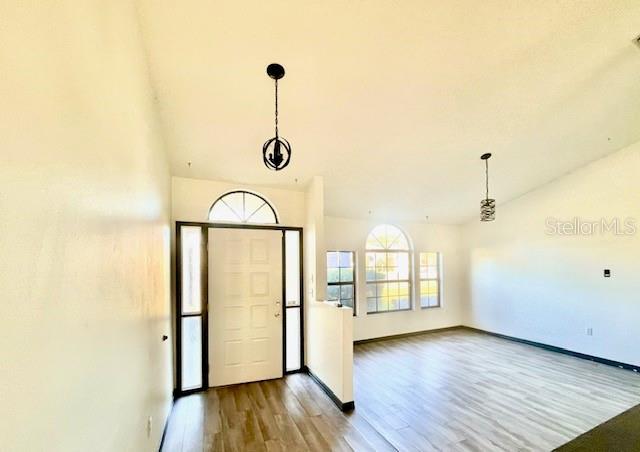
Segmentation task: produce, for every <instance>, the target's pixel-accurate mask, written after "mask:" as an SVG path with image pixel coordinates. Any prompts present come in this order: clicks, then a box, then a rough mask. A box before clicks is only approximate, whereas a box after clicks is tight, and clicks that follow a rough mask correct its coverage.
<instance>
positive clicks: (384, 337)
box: [353, 325, 463, 345]
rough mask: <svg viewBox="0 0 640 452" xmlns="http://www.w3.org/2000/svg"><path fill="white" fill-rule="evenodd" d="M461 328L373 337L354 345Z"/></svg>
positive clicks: (458, 326) (454, 327) (450, 327)
mask: <svg viewBox="0 0 640 452" xmlns="http://www.w3.org/2000/svg"><path fill="white" fill-rule="evenodd" d="M460 328H463V326H462V325H455V326H447V327H444V328H435V329H432V330H422V331H414V332H411V333H400V334H392V335H390V336H380V337H372V338H371V339H360V340H357V341H353V345H359V344H368V343H370V342H380V341H389V340H391V339H402V338H405V337H411V336H421V335H423V334H429V333H443V332H445V331H452V330H458V329H460Z"/></svg>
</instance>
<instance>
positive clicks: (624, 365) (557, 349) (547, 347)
mask: <svg viewBox="0 0 640 452" xmlns="http://www.w3.org/2000/svg"><path fill="white" fill-rule="evenodd" d="M462 328H464V329H467V330H471V331H475V332H477V333H483V334H488V335H489V336H495V337H499V338H501V339H507V340H509V341H513V342H519V343H521V344H526V345H531V346H533V347H538V348H542V349H544V350H548V351H551V352H556V353H562V354H563V355H568V356H573V357H574V358H580V359H586V360H587V361H593V362H596V363H599V364H604V365H607V366H612V367H617V368H619V369H626V370H631V371H633V372H640V366H634V365H633V364H627V363H621V362H619V361H613V360H611V359H607V358H600V357H599V356H592V355H587V354H585V353H580V352H574V351H572V350H568V349H566V348H562V347H557V346H555V345H549V344H543V343H542V342H535V341H530V340H527V339H520V338H519V337H514V336H507V335H506V334H500V333H494V332H493V331H487V330H482V329H480V328H474V327H471V326H462Z"/></svg>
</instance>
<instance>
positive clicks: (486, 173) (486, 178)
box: [484, 159, 489, 199]
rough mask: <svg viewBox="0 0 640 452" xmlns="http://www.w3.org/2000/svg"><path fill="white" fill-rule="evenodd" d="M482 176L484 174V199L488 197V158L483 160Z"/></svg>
mask: <svg viewBox="0 0 640 452" xmlns="http://www.w3.org/2000/svg"><path fill="white" fill-rule="evenodd" d="M484 167H485V169H484V176H485V185H486V193H487V194H486V197H485V199H489V159H486V160H485V161H484Z"/></svg>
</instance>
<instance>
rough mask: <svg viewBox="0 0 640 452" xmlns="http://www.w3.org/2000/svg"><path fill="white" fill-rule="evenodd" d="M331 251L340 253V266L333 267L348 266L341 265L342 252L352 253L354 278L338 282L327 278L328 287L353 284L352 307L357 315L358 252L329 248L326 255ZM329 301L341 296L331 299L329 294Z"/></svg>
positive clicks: (339, 299)
mask: <svg viewBox="0 0 640 452" xmlns="http://www.w3.org/2000/svg"><path fill="white" fill-rule="evenodd" d="M329 253H338V267H331V268H338V269H341V268H347V267H340V253H351V256H352V259H351V262H353V266H352V267H351V269H352V270H353V273H352V274H353V278H352V280H351V281H350V282H349V281H337V282H329V281H328V280H327V288H328V287H329V286H353V287H352V293H353V297H352V303H353V307H352V308H351V309H353V315H354V317H355V316H356V315H357V309H358V308H357V305H358V302H357V299H358V296H357V294H356V280H357V279H358V277H357V275H356V269H357V265H356V252H355V251H349V250H327V253H326V256H328V254H329ZM328 271H329V265H328V264H327V273H328ZM340 293H342V290H341V291H340ZM327 301H338V302H340V301H341V298H338V299H337V300H332V299H329V295H328V294H327Z"/></svg>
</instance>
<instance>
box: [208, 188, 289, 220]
mask: <svg viewBox="0 0 640 452" xmlns="http://www.w3.org/2000/svg"><path fill="white" fill-rule="evenodd" d="M236 193H240V194H242V203H243V207H242V208H243V212H242V213H243V215H244V214H245V213H246V210H245V202H246V195H251V196H255V197H256V198H259V199H260V200H261V201H262V202H263V203H264V204H261V205H260V207H258V208H257V209H255V211H254V212H252V213H251V215H249V217H248V218H247V219H246V220H243V219H240V218H239V219H238V220H237V221H230V220H222V219H216V218H211V213H212V212H213V209H214V207H215V206H216V204H218V203H220V202H222V203H224V204H225V205H226V206H227V207H228V208H229V209H230V210H231V211H232V212H233V213H234V214H236V216H238V217H240V215H238V212H236V210H235V209H234V208H233V207H232V206H230V205H229V204H228V203H227V202H226V201H225V200H224V198H226V197H228V196H230V195H233V194H236ZM265 205H266V206H267V207H269V209H270V210H271V212H272V213H273V218H274V219H275V223H258V222H255V221H249V220H251V217H252V216H253V215H254V214H255V213H257V212H258V211H259V210H261V209H262V207H264V206H265ZM207 220H208V221H210V222H213V223H225V224H257V225H279V224H280V218H279V217H278V212H277V211H276V208H275V207H274V206H273V204H271V203H270V202H269V200H268V199H267V198H265V197H264V196H262V195H261V194H260V193H256V192H253V191H249V190H231V191H228V192H226V193H223V194H222V195H220V196H218V198H217V199H216V200H215V201H214V202H213V204H211V207H209V212H208V213H207Z"/></svg>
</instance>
